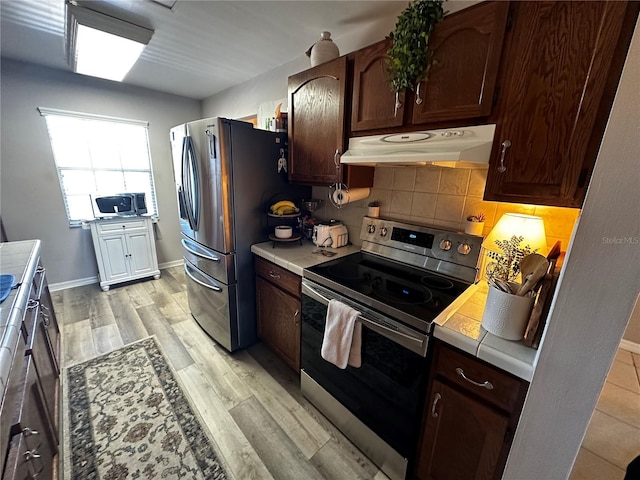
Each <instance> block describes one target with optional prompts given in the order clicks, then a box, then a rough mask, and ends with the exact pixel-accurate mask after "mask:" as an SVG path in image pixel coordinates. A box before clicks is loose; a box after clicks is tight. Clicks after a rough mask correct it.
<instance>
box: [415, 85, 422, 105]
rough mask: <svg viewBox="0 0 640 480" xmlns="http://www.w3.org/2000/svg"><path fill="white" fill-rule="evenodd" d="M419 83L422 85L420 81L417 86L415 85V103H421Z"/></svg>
mask: <svg viewBox="0 0 640 480" xmlns="http://www.w3.org/2000/svg"><path fill="white" fill-rule="evenodd" d="M420 85H422V82H418V86H417V87H416V105H420V104H422V98H421V97H420Z"/></svg>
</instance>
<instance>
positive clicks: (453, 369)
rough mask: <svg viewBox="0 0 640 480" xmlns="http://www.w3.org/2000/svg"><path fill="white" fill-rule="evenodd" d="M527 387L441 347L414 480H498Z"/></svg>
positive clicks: (491, 367)
mask: <svg viewBox="0 0 640 480" xmlns="http://www.w3.org/2000/svg"><path fill="white" fill-rule="evenodd" d="M527 388H528V383H527V382H526V381H524V380H522V379H519V378H516V377H514V376H512V375H510V374H508V373H506V372H504V371H502V370H499V369H497V368H495V367H493V366H491V365H488V364H486V363H485V362H483V361H481V360H478V359H476V358H474V357H472V356H470V355H467V354H465V353H463V352H461V351H459V350H457V349H455V348H453V347H450V346H447V345H445V344H442V343H439V342H438V343H437V344H436V350H435V352H434V358H433V367H432V373H431V377H430V385H429V394H428V396H427V401H426V403H425V408H424V414H423V420H422V422H423V433H422V437H421V439H420V443H419V447H418V452H417V460H416V464H415V468H414V477H415V478H417V479H420V480H427V479H429V480H431V479H433V480H435V479H440V480H442V479H452V480H453V479H462V478H464V479H469V480H471V479H474V480H484V479H499V478H500V477H501V475H502V471H503V469H504V465H505V462H506V459H507V456H508V454H509V449H510V447H511V440H512V438H513V432H514V431H515V428H516V425H517V422H518V417H519V415H520V412H521V410H522V404H523V402H524V396H525V394H526V391H527Z"/></svg>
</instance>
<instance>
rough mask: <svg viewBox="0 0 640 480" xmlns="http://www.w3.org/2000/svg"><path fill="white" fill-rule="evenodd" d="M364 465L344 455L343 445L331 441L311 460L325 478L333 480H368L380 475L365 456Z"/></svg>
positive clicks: (362, 456) (363, 457)
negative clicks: (377, 474)
mask: <svg viewBox="0 0 640 480" xmlns="http://www.w3.org/2000/svg"><path fill="white" fill-rule="evenodd" d="M360 455H361V458H362V459H363V461H362V463H358V462H356V461H353V459H352V458H350V457H348V456H346V455H345V454H344V450H343V447H342V445H339V444H338V443H336V442H334V441H333V440H330V441H329V442H327V443H326V444H325V445H324V446H323V447H322V448H321V449H320V450H318V452H317V453H316V454H315V455H314V456H313V457H312V458H311V464H312V465H313V466H314V467H315V468H316V470H318V471H319V472H320V473H321V474H322V475H323V476H324V477H325V478H327V479H331V480H367V479H371V478H373V476H374V475H375V474H376V473H378V468H377V467H375V465H373V464H372V463H371V462H370V461H369V460H368V459H367V458H366V457H365V456H364V455H363V454H360Z"/></svg>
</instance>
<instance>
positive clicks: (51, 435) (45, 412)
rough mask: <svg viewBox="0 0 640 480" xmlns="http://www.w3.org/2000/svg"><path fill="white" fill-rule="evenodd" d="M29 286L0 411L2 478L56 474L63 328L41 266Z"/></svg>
mask: <svg viewBox="0 0 640 480" xmlns="http://www.w3.org/2000/svg"><path fill="white" fill-rule="evenodd" d="M24 287H26V288H29V289H30V290H29V300H28V302H27V305H26V308H25V310H24V315H23V318H22V327H21V330H22V338H21V339H20V340H19V342H20V343H19V345H18V347H17V350H16V354H15V358H14V361H13V364H12V366H11V371H10V372H11V373H10V375H9V381H8V384H7V389H6V392H5V396H4V399H2V400H3V401H2V403H0V405H1V406H2V408H1V410H0V420H1V422H0V453H1V454H2V457H1V461H0V467H2V468H1V469H0V472H1V473H2V479H3V480H14V479H15V480H22V479H30V478H34V479H35V478H38V479H46V480H49V479H53V478H56V477H57V464H58V457H57V455H58V444H59V426H60V414H59V410H60V403H59V402H60V364H59V358H60V356H59V355H60V329H59V328H58V323H57V321H56V317H55V313H54V311H53V305H52V301H51V295H50V293H49V288H48V286H47V281H46V278H45V270H44V268H42V267H41V266H39V267H38V269H37V270H36V272H35V274H34V277H33V280H32V281H30V282H26V283H25V285H24V286H23V288H24Z"/></svg>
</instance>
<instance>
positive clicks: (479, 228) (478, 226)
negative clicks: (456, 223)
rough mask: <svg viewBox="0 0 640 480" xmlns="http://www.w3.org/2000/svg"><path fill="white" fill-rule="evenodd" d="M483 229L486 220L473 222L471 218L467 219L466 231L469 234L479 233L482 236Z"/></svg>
mask: <svg viewBox="0 0 640 480" xmlns="http://www.w3.org/2000/svg"><path fill="white" fill-rule="evenodd" d="M483 231H484V222H472V221H470V220H467V223H466V224H465V226H464V233H466V234H468V235H477V236H479V237H481V236H482V232H483Z"/></svg>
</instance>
